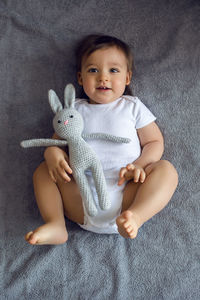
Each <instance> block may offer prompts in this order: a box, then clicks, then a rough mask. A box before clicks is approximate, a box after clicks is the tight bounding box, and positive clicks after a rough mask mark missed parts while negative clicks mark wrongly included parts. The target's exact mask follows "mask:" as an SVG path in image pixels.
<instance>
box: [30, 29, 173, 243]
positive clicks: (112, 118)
mask: <svg viewBox="0 0 200 300" xmlns="http://www.w3.org/2000/svg"><path fill="white" fill-rule="evenodd" d="M132 70H133V57H132V54H131V51H130V48H129V47H128V45H126V44H125V43H124V42H122V41H120V40H119V39H117V38H115V37H111V36H104V35H90V36H87V37H86V38H85V39H84V40H82V41H81V42H80V44H79V46H78V48H77V78H78V83H79V84H80V85H81V86H82V87H83V93H84V96H83V98H80V99H76V102H75V107H76V109H77V110H78V111H79V112H80V113H81V115H82V117H83V119H84V123H85V128H84V133H88V134H89V133H96V132H104V133H109V134H112V135H115V136H122V137H125V138H129V139H130V140H131V142H130V143H128V144H114V143H112V142H106V141H102V140H88V141H87V142H88V143H89V144H90V146H91V147H92V148H93V149H94V150H95V152H96V153H97V155H98V157H99V159H100V160H101V163H102V166H103V170H104V175H105V178H106V183H107V190H108V195H109V199H110V201H111V208H110V209H108V210H106V211H102V210H101V209H100V208H99V207H98V199H97V194H96V190H95V188H94V183H93V179H92V176H91V173H90V172H89V171H88V172H87V174H86V175H87V178H88V181H89V184H90V187H91V190H92V193H93V197H94V199H95V201H96V204H97V207H98V214H97V216H95V217H91V216H89V215H88V214H87V211H86V210H85V208H84V205H83V203H82V199H81V196H80V193H79V190H78V187H77V185H76V182H75V181H74V178H73V170H72V169H71V168H70V165H69V159H68V155H67V153H66V152H65V151H64V150H63V149H62V148H59V147H48V148H47V149H46V150H45V153H44V157H45V162H43V163H41V164H40V165H39V167H38V168H37V169H36V171H35V173H34V176H33V182H34V191H35V197H36V200H37V204H38V208H39V210H40V213H41V216H42V218H43V219H44V222H45V224H44V225H42V226H40V227H39V228H37V229H35V230H34V231H30V232H28V233H27V234H26V236H25V238H26V240H27V241H28V242H29V243H30V244H33V245H35V244H37V245H43V244H62V243H65V242H66V241H67V239H68V232H67V229H66V224H65V217H64V216H66V217H67V218H68V219H70V220H71V221H73V222H76V223H77V224H79V226H80V227H82V228H83V229H85V230H89V231H92V232H95V233H104V234H114V233H115V234H120V235H121V236H123V237H124V238H131V239H134V238H135V237H136V236H137V233H138V230H139V228H140V227H141V226H142V225H143V224H144V223H145V222H146V221H148V220H149V219H150V218H152V217H153V216H154V215H155V214H157V213H158V212H159V211H161V210H162V209H163V208H164V207H165V206H166V205H167V203H168V202H169V200H170V199H171V197H172V195H173V193H174V191H175V189H176V187H177V184H178V175H177V172H176V170H175V168H174V167H173V165H172V164H171V163H170V162H168V161H166V160H160V159H161V157H162V154H163V151H164V142H163V136H162V134H161V132H160V129H159V128H158V126H157V125H156V123H155V119H156V118H155V117H154V115H153V114H152V113H151V112H150V111H149V109H148V108H147V107H146V106H145V105H144V104H143V103H142V102H141V101H140V100H139V99H138V98H137V97H133V96H132V93H131V91H130V88H129V84H130V82H131V77H132ZM53 138H55V139H59V137H58V136H56V134H54V135H53Z"/></svg>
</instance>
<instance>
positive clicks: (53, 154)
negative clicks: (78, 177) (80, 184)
mask: <svg viewBox="0 0 200 300" xmlns="http://www.w3.org/2000/svg"><path fill="white" fill-rule="evenodd" d="M52 139H56V140H58V139H60V137H59V136H58V135H57V134H56V133H54V135H53V136H52ZM64 149H65V147H57V146H52V147H48V148H46V149H45V151H44V158H45V161H46V163H47V167H48V170H49V175H50V176H51V179H52V180H53V181H54V182H57V180H62V181H63V180H64V181H65V182H69V181H70V180H71V179H70V177H69V176H68V175H67V173H69V174H72V169H71V168H70V166H69V164H68V163H69V157H68V155H67V154H66V151H65V150H64Z"/></svg>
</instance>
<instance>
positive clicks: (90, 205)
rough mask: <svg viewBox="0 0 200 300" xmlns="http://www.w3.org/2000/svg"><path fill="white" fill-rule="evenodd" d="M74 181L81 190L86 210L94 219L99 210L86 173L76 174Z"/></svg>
mask: <svg viewBox="0 0 200 300" xmlns="http://www.w3.org/2000/svg"><path fill="white" fill-rule="evenodd" d="M73 175H74V179H75V181H76V183H77V185H78V187H79V189H80V194H81V197H82V199H83V203H84V206H85V209H86V210H87V212H88V215H89V216H91V217H94V216H96V215H97V208H96V204H95V202H94V199H93V196H92V192H91V189H90V186H89V183H88V180H87V177H86V175H85V173H84V172H74V174H73Z"/></svg>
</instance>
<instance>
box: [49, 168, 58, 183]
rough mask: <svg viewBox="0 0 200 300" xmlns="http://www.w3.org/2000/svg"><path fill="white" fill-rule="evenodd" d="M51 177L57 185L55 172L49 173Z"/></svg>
mask: <svg viewBox="0 0 200 300" xmlns="http://www.w3.org/2000/svg"><path fill="white" fill-rule="evenodd" d="M49 175H50V177H51V179H52V180H53V181H54V182H55V183H56V182H57V180H56V177H55V176H54V172H53V171H52V170H50V171H49Z"/></svg>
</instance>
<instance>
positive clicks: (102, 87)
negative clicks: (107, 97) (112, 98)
mask: <svg viewBox="0 0 200 300" xmlns="http://www.w3.org/2000/svg"><path fill="white" fill-rule="evenodd" d="M97 90H103V91H106V90H111V88H108V87H106V86H99V87H98V88H97Z"/></svg>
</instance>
